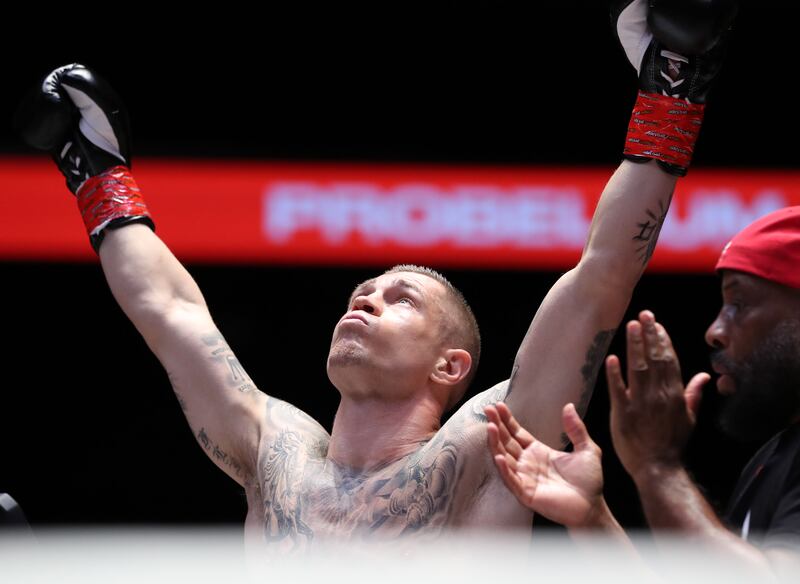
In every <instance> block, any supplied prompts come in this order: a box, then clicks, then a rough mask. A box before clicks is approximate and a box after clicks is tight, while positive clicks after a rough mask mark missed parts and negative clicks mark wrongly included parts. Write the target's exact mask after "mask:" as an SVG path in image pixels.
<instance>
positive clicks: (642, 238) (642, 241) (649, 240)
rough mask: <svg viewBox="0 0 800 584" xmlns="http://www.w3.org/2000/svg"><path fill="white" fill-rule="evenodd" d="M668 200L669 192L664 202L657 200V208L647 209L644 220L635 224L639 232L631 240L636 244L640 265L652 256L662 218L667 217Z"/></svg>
mask: <svg viewBox="0 0 800 584" xmlns="http://www.w3.org/2000/svg"><path fill="white" fill-rule="evenodd" d="M670 201H672V195H671V194H670V196H669V198H668V199H667V202H666V204H665V203H664V201H659V202H658V209H657V210H656V211H653V210H651V209H647V211H646V213H647V217H646V218H645V220H644V221H642V222H641V223H637V224H636V228H637V229H638V230H639V232H638V233H636V234H635V235H634V236H633V241H635V242H636V243H637V244H638V246H637V248H636V253H637V254H639V255H638V259H639V260H640V261H641V262H642V266H646V265H647V262H649V261H650V258H651V257H652V256H653V252H654V251H655V249H656V243H657V242H658V236H659V234H660V233H661V227H662V225H664V220H665V219H666V218H667V211H668V210H669V204H670Z"/></svg>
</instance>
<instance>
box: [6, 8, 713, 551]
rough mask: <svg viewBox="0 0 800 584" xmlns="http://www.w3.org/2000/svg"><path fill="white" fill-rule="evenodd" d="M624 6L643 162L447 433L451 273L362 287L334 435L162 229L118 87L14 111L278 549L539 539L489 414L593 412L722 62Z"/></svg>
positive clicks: (84, 72)
mask: <svg viewBox="0 0 800 584" xmlns="http://www.w3.org/2000/svg"><path fill="white" fill-rule="evenodd" d="M626 4H628V7H627V9H626V11H624V12H622V13H621V14H622V15H621V16H620V17H619V23H620V30H622V31H623V32H622V34H621V40H622V42H623V45H624V46H625V48H626V52H627V53H628V56H629V58H630V60H631V62H632V63H633V64H634V66H635V67H636V69H637V71H639V74H640V81H641V84H640V85H641V92H640V98H639V101H638V102H637V106H636V109H635V111H634V115H633V116H632V119H631V128H630V131H629V137H628V141H627V142H626V157H627V158H630V160H626V161H624V162H623V163H622V165H621V166H620V167H619V169H618V170H617V171H616V172H615V173H614V175H613V176H612V177H611V179H610V181H609V182H608V184H607V186H606V188H605V189H604V191H603V194H602V197H601V199H600V201H599V203H598V205H597V208H596V211H595V215H594V219H593V222H592V225H591V229H590V232H589V234H588V240H587V243H586V246H585V249H584V252H583V255H582V257H581V260H580V262H579V263H578V265H577V266H576V267H575V268H574V269H572V270H570V271H569V272H567V273H566V274H564V275H563V276H562V277H561V278H560V279H559V280H558V282H557V283H556V284H555V285H554V286H553V288H552V289H551V290H550V292H549V293H548V294H547V296H546V297H545V299H544V301H543V302H542V304H541V306H540V308H539V309H538V311H537V312H536V314H535V316H534V318H533V322H532V323H531V325H530V329H529V331H528V333H527V334H526V336H525V338H524V340H523V342H522V345H521V347H520V349H519V352H518V354H517V357H516V360H515V362H514V365H513V369H512V371H511V375H510V378H509V379H508V380H506V381H503V382H501V383H499V384H497V385H496V386H494V387H493V388H491V389H489V390H486V391H483V392H482V393H479V394H478V395H476V396H475V397H473V398H472V399H470V400H469V401H467V402H466V403H465V404H464V405H462V406H461V407H460V409H458V411H456V412H455V413H454V414H453V415H452V417H451V418H450V419H449V420H448V422H447V423H446V424H444V425H441V417H442V415H443V414H444V413H445V411H447V410H448V409H449V408H451V407H452V406H453V405H454V404H456V403H457V402H458V401H459V400H460V398H461V396H462V395H463V394H464V392H465V391H466V389H467V387H468V385H469V382H470V380H471V379H472V376H473V375H474V372H475V368H476V366H477V362H478V358H479V353H480V338H479V335H478V327H477V324H476V323H475V319H474V317H473V315H472V312H471V311H470V309H469V307H468V306H467V304H466V302H465V301H464V299H463V297H462V296H461V294H460V293H459V292H458V291H456V289H455V288H453V287H452V286H451V285H450V283H449V282H448V281H447V280H445V279H444V278H443V277H442V276H441V275H439V274H438V273H436V272H434V271H432V270H429V269H427V268H420V267H416V266H398V267H395V268H393V269H391V270H389V271H388V272H385V273H384V274H381V275H379V276H377V277H375V278H373V279H370V280H368V281H366V282H363V283H362V284H360V285H359V286H358V287H357V288H356V289H355V291H354V292H353V294H352V296H351V298H350V301H349V304H348V307H347V310H346V312H345V314H344V316H343V317H342V318H341V319H340V321H339V322H338V324H337V325H336V327H335V328H334V331H333V338H332V341H331V347H330V353H329V355H328V362H327V363H328V365H327V368H328V375H329V378H330V380H331V382H332V383H333V385H334V386H335V387H336V388H337V390H338V391H339V392H340V394H341V401H340V405H339V408H338V411H337V413H336V417H335V420H334V423H333V429H332V432H331V433H330V434H329V433H328V432H327V431H326V430H325V429H324V428H323V427H321V426H320V425H319V424H318V423H317V422H315V421H314V420H313V419H311V418H310V417H309V416H307V415H306V414H304V413H303V412H301V411H299V410H297V409H296V408H294V407H293V406H291V405H289V404H287V403H285V402H284V401H282V400H280V399H276V398H274V397H271V396H269V395H268V393H269V392H270V389H271V388H269V387H265V388H264V390H265V391H264V392H262V391H261V390H259V389H257V388H256V386H255V384H254V383H253V382H252V381H251V380H250V379H249V378H248V377H247V375H246V373H245V372H244V369H243V368H242V367H241V365H240V364H239V362H238V360H237V359H236V357H235V355H234V353H233V351H232V350H231V348H230V347H229V346H228V345H227V344H226V342H225V340H224V338H223V336H222V334H220V332H219V331H218V330H217V328H216V326H215V324H214V321H213V320H212V317H211V315H210V314H209V311H208V308H207V307H206V304H205V301H204V299H203V296H202V295H201V293H200V290H199V289H198V287H197V285H196V284H195V282H194V281H193V280H192V278H191V276H190V275H189V273H188V272H187V271H186V270H185V269H184V268H183V266H181V264H180V263H179V262H178V261H177V260H176V258H175V257H174V256H173V255H172V253H171V252H170V251H169V249H167V247H166V246H165V245H164V243H163V242H162V241H161V240H160V239H159V238H158V237H157V235H156V234H155V232H154V230H153V229H154V226H153V221H152V220H151V219H150V215H149V213H148V211H147V208H146V206H145V204H144V200H143V198H142V195H141V193H140V192H139V189H138V187H137V186H136V183H135V182H134V180H133V177H132V176H131V173H130V170H129V169H130V164H131V160H130V148H129V147H128V144H127V141H128V132H127V128H126V125H127V120H126V118H125V114H124V109H123V108H122V105H121V103H120V101H119V98H118V97H117V96H116V95H115V94H114V92H113V91H112V90H111V88H110V87H109V86H108V85H107V84H105V83H104V82H102V81H101V80H100V79H99V78H98V76H97V75H95V74H94V73H93V72H91V71H89V70H88V69H86V68H85V67H83V66H81V65H77V64H75V65H68V66H65V67H61V68H59V69H57V70H55V71H53V72H52V73H51V74H50V75H48V76H47V77H46V79H45V81H44V83H43V84H42V86H41V87H40V88H39V89H38V91H37V95H36V96H35V99H32V100H29V101H28V102H26V104H25V105H24V107H23V108H22V109H21V110H20V111H19V112H18V118H17V120H18V122H17V123H18V126H19V128H20V131H21V133H22V135H23V136H24V138H25V139H26V141H27V142H28V143H30V144H32V145H34V146H36V147H38V148H40V149H43V150H47V151H49V152H50V153H51V154H52V156H53V158H54V160H55V162H56V164H57V165H58V167H59V168H60V170H61V171H62V173H63V174H64V175H65V176H66V178H67V184H68V187H69V188H70V190H71V191H72V192H73V193H75V195H76V198H77V202H78V206H79V208H80V211H81V213H82V215H83V218H84V222H85V224H86V227H87V231H88V232H89V235H90V238H91V242H92V245H93V246H94V248H95V249H96V250H97V252H98V254H99V257H100V262H101V264H102V267H103V270H104V272H105V275H106V278H107V281H108V284H109V286H110V288H111V290H112V292H113V294H114V297H115V298H116V300H117V301H118V302H119V304H120V306H121V307H122V309H123V310H124V311H125V313H126V315H127V316H128V317H129V318H130V319H131V321H132V322H133V324H134V325H135V326H136V328H137V329H138V330H139V332H140V333H141V334H142V336H143V337H144V339H145V341H146V342H147V344H148V346H149V347H150V348H151V349H152V351H153V352H154V353H155V355H156V356H157V357H158V359H159V360H160V361H161V363H162V364H163V365H164V368H165V369H166V370H167V374H168V376H169V379H170V381H171V383H172V386H173V388H174V390H175V392H176V394H177V395H178V397H179V399H180V401H181V404H182V405H183V407H184V411H185V414H186V417H187V420H188V422H189V424H190V426H191V428H192V431H193V432H194V435H195V436H196V438H197V440H198V442H199V443H200V445H201V447H202V448H203V449H204V450H205V451H206V453H207V454H208V455H209V457H210V458H211V459H212V460H213V461H214V463H215V464H217V466H219V467H220V468H221V469H222V470H223V471H225V472H226V473H227V474H228V475H230V476H231V478H233V479H234V480H235V481H237V482H238V483H239V484H240V485H241V486H242V487H243V488H244V489H245V491H246V493H247V501H248V506H249V511H248V517H247V521H246V523H247V526H248V532H249V533H250V534H251V535H252V538H251V541H256V542H259V544H260V543H262V542H264V541H266V542H269V543H271V544H274V549H276V550H281V551H283V550H291V549H305V548H307V547H308V546H309V545H310V544H312V543H313V542H316V541H325V540H326V539H332V538H335V539H336V540H337V541H342V540H356V539H359V538H361V537H363V536H364V535H370V536H374V535H378V536H380V537H383V538H391V537H395V536H400V535H404V534H420V535H425V534H427V535H431V536H436V535H438V534H439V533H441V532H442V531H443V530H444V529H446V528H469V527H519V528H524V529H525V530H527V528H529V526H530V523H531V517H532V513H531V512H530V511H529V510H528V509H527V508H525V507H524V506H522V505H520V504H519V503H518V502H517V501H516V499H515V498H514V496H513V495H511V494H510V493H509V492H508V491H507V490H506V489H505V487H504V486H503V483H502V481H501V480H500V478H499V477H497V475H496V473H495V472H494V468H493V463H492V459H491V457H490V456H489V455H488V453H487V451H486V448H485V441H486V425H485V417H484V414H483V407H484V406H485V405H486V404H490V403H494V402H498V401H505V402H507V403H508V404H510V405H511V406H512V407H513V408H514V410H515V412H517V415H518V417H519V418H520V419H521V420H522V421H523V422H524V423H525V424H526V425H527V426H528V427H530V428H533V429H534V430H535V431H536V433H537V435H538V436H540V437H541V439H542V440H544V441H545V442H546V443H547V444H550V445H551V446H553V447H561V446H563V444H562V438H561V436H560V434H561V426H560V416H559V412H560V411H561V409H562V407H563V406H564V404H565V403H567V402H576V403H578V404H579V406H578V407H579V409H581V410H583V409H584V408H585V407H586V405H587V403H588V400H589V397H590V395H591V391H592V388H593V386H594V383H595V378H596V375H597V372H598V369H599V367H600V365H601V363H602V359H603V356H604V354H605V352H606V349H607V346H608V343H609V342H610V340H611V336H612V335H613V333H614V331H615V330H616V328H617V326H618V325H619V322H620V320H621V319H622V316H623V314H624V312H625V309H626V307H627V305H628V302H629V299H630V297H631V294H632V292H633V289H634V286H635V284H636V282H637V281H638V279H639V277H640V276H641V274H642V271H643V270H644V268H645V266H646V264H647V261H648V260H649V259H650V256H651V254H652V252H653V249H654V247H655V244H656V239H657V237H658V233H659V229H660V227H661V224H662V222H663V220H664V217H665V215H666V213H667V209H668V207H669V204H670V200H671V197H672V192H673V189H674V187H675V183H676V176H679V175H682V174H684V173H685V171H686V168H687V166H688V164H689V160H690V157H691V153H692V148H693V144H694V140H695V138H696V136H697V130H698V129H699V125H700V121H701V119H702V109H703V105H702V102H703V101H704V97H705V93H706V90H707V88H708V85H709V83H710V81H711V79H712V78H713V76H714V75H715V74H716V72H717V70H718V68H719V64H720V54H719V51H718V47H719V43H717V44H715V42H716V41H717V40H718V38H719V37H720V35H722V34H723V32H722V31H723V30H724V29H725V28H726V27H725V26H722V27H717V28H716V30H714V31H712V32H706V33H705V34H706V35H707V36H708V38H707V39H706V44H707V45H708V46H712V45H713V47H712V48H710V49H709V48H704V49H703V52H702V54H699V55H697V54H695V55H690V54H687V55H681V54H678V53H676V52H674V51H668V50H666V49H665V48H664V47H663V46H662V43H661V41H660V40H658V38H656V37H654V36H653V34H652V33H651V31H650V30H649V29H648V25H647V10H648V7H647V5H646V3H644V2H641V1H636V2H632V3H626ZM651 10H653V11H657V9H656V8H653V9H651ZM653 14H655V12H653ZM662 16H663V17H664V18H666V19H668V20H669V19H670V18H672V17H671V15H670V14H669V13H666V15H662ZM653 32H657V31H653ZM589 127H591V125H589ZM640 128H644V129H643V130H641V129H640ZM649 128H656V129H657V131H654V132H650V130H649ZM582 139H583V140H586V138H585V137H584V138H582ZM298 383H302V381H301V380H299V381H298Z"/></svg>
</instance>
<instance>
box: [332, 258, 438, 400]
mask: <svg viewBox="0 0 800 584" xmlns="http://www.w3.org/2000/svg"><path fill="white" fill-rule="evenodd" d="M445 294H446V291H445V288H444V286H442V285H441V284H440V283H439V282H437V281H436V280H434V279H432V278H429V277H428V276H425V275H423V274H417V273H413V272H396V273H391V274H383V275H381V276H378V277H377V278H373V279H371V280H367V281H366V282H363V283H362V284H360V285H359V286H357V287H356V289H355V290H354V291H353V294H352V295H351V297H350V301H349V303H348V309H347V311H346V313H345V314H344V315H343V316H342V318H341V319H340V320H339V322H338V323H337V325H336V327H335V329H334V331H333V339H332V341H331V348H330V353H329V355H328V376H329V377H330V379H331V381H332V382H333V384H334V385H335V386H336V387H337V388H338V389H339V390H340V391H341V392H343V393H345V392H347V393H348V394H349V395H353V396H357V395H362V397H367V394H369V395H372V394H373V393H374V394H375V396H378V395H379V396H381V397H383V398H388V399H391V398H403V397H407V395H406V393H408V392H413V390H414V389H416V388H418V387H419V386H420V384H424V383H425V382H426V380H427V378H428V376H429V374H430V371H431V370H432V369H433V366H434V364H435V363H436V360H437V358H438V356H439V355H440V353H441V350H442V347H443V340H442V337H443V335H442V326H441V324H442V317H443V309H442V306H443V304H444V298H445Z"/></svg>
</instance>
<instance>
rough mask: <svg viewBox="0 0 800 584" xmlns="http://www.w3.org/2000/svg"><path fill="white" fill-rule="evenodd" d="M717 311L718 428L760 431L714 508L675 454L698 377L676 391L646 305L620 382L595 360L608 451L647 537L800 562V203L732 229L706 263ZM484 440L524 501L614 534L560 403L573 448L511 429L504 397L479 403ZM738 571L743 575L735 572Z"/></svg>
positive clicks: (671, 362) (772, 567)
mask: <svg viewBox="0 0 800 584" xmlns="http://www.w3.org/2000/svg"><path fill="white" fill-rule="evenodd" d="M716 268H717V271H718V272H719V273H720V275H721V277H722V307H721V309H720V311H719V314H718V315H717V317H716V319H715V320H714V322H713V323H712V324H711V326H710V327H709V328H708V330H707V331H706V342H707V343H708V344H709V345H710V346H711V348H712V349H713V352H712V355H711V362H712V366H713V369H714V371H716V372H717V373H718V374H719V378H718V379H717V388H718V390H719V391H720V393H722V394H724V395H726V396H728V399H727V403H726V404H725V407H724V409H723V411H722V412H721V418H720V422H721V427H722V429H723V430H724V431H726V433H728V434H730V435H731V436H733V437H736V438H740V439H744V440H753V439H758V440H765V441H766V443H765V444H764V446H763V447H762V448H761V449H760V450H759V451H758V453H757V454H756V455H755V456H754V457H753V459H752V460H751V461H750V463H749V464H748V465H747V467H746V468H745V470H744V472H743V473H742V475H741V478H740V480H739V483H738V484H737V486H736V489H735V490H734V493H733V497H732V499H731V503H730V505H729V507H728V511H727V513H726V514H725V517H724V518H720V517H718V516H717V514H716V513H715V511H714V510H713V509H712V507H711V505H709V503H708V502H707V501H706V499H705V498H704V496H703V495H702V493H701V491H700V490H699V489H698V487H697V486H696V485H695V483H694V482H693V480H692V479H691V477H690V476H689V473H688V472H687V471H686V469H685V467H684V465H683V462H682V460H681V456H682V452H683V450H684V447H685V445H686V442H687V440H688V438H689V435H690V433H691V430H692V428H693V427H694V423H695V417H696V413H697V409H698V405H699V402H700V392H701V390H702V387H703V385H704V384H705V383H706V382H707V381H708V380H709V379H710V376H709V375H707V374H705V373H700V374H698V375H695V376H694V377H693V378H692V379H691V381H689V383H688V385H686V386H685V387H684V385H683V381H682V378H681V373H680V365H679V363H678V359H677V356H676V354H675V351H674V349H673V348H672V343H671V341H670V339H669V336H668V335H667V332H666V330H665V329H664V327H663V326H662V325H661V324H660V323H658V322H656V320H655V317H654V315H653V313H651V312H649V311H643V312H642V313H641V314H640V315H639V319H638V320H634V321H631V322H629V323H628V325H627V328H626V334H627V343H628V363H627V366H628V376H627V377H628V385H627V386H626V384H625V381H624V380H623V378H622V375H621V371H620V362H619V359H618V358H617V357H616V356H613V355H612V356H610V357H608V359H607V360H606V371H607V377H608V385H609V392H610V396H611V435H612V439H613V442H614V448H615V450H616V452H617V455H618V456H619V459H620V461H621V462H622V464H623V465H624V466H625V469H626V470H627V471H628V473H629V474H630V475H631V477H632V478H633V480H634V482H635V484H636V487H637V489H638V491H639V495H640V498H641V500H642V505H643V507H644V511H645V515H646V516H647V520H648V522H649V524H650V525H651V527H653V528H655V532H656V534H657V536H658V535H660V534H663V533H671V534H673V535H674V533H675V532H676V531H677V532H685V533H687V534H693V535H698V536H702V537H701V541H704V542H707V543H710V544H711V547H712V548H713V549H718V550H723V551H725V552H729V553H730V556H731V558H733V561H736V562H741V566H742V569H743V570H750V569H752V570H754V572H753V574H754V575H759V576H761V575H763V574H764V573H768V572H774V573H777V574H784V575H788V574H794V575H795V577H796V574H797V573H798V572H797V570H798V568H799V567H800V554H798V552H800V207H789V208H786V209H781V210H779V211H776V212H774V213H771V214H769V215H767V216H765V217H763V218H761V219H759V220H757V221H755V222H754V223H752V224H751V225H749V226H748V227H746V228H745V229H744V230H742V231H741V232H740V233H739V234H737V235H736V236H735V237H734V238H733V239H732V240H731V241H730V242H729V243H728V244H727V245H726V246H725V248H724V249H723V251H722V254H721V255H720V259H719V261H718V262H717V266H716ZM487 416H488V417H489V420H490V423H489V445H490V447H491V449H492V451H493V454H494V456H495V463H496V464H497V467H498V469H499V471H500V474H501V475H502V476H503V478H504V480H505V483H506V485H507V486H508V487H509V488H510V489H511V490H512V492H514V494H515V495H516V496H517V498H518V499H519V500H520V502H522V503H523V504H525V505H527V506H528V507H530V508H531V509H533V510H534V511H537V512H539V513H542V514H543V515H545V516H548V517H550V518H551V519H553V520H555V521H558V522H560V523H563V524H564V525H566V526H567V527H570V528H585V527H598V528H605V529H608V530H611V531H613V532H615V533H616V534H617V535H620V536H622V535H624V534H623V533H622V530H621V528H620V526H619V524H618V523H617V522H616V520H615V519H614V518H613V516H612V515H611V512H610V511H609V509H608V507H607V506H606V504H605V501H604V499H603V493H602V487H603V476H602V467H601V465H600V449H599V448H598V447H597V445H596V444H595V443H594V442H593V441H592V439H591V438H590V437H589V435H588V433H587V432H586V427H585V426H584V425H583V423H582V422H581V420H580V418H579V417H578V416H577V415H576V414H575V409H574V407H572V406H571V405H567V406H566V407H565V408H564V413H563V424H564V428H565V430H566V431H567V435H568V436H569V437H570V439H571V440H572V442H573V444H574V446H575V449H574V451H573V452H572V453H556V452H555V451H552V450H551V449H549V448H548V447H547V446H545V445H543V444H542V443H541V442H539V441H537V440H536V439H535V438H534V437H533V436H532V435H531V434H530V433H528V432H527V431H526V430H525V429H524V428H522V427H521V426H520V425H519V424H518V423H517V421H516V420H515V419H514V418H513V416H512V415H511V412H510V410H509V409H508V407H507V406H506V405H505V404H497V405H496V406H490V407H488V408H487ZM744 573H747V572H744Z"/></svg>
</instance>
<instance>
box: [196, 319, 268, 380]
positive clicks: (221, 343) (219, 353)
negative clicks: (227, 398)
mask: <svg viewBox="0 0 800 584" xmlns="http://www.w3.org/2000/svg"><path fill="white" fill-rule="evenodd" d="M202 341H203V343H204V344H205V345H206V346H208V347H211V360H212V361H216V362H224V363H225V364H226V365H227V368H228V372H229V373H230V377H229V378H228V384H229V385H230V386H231V387H235V388H236V389H237V390H239V391H241V392H242V393H249V392H251V391H253V390H254V389H255V388H256V386H255V385H254V384H253V380H252V379H250V376H248V375H247V372H246V371H245V370H244V367H242V364H241V363H239V359H237V358H236V355H234V354H233V351H231V348H230V347H229V346H228V343H227V342H225V338H224V337H223V336H222V334H221V333H220V332H219V331H213V332H211V333H209V334H207V335H204V336H203V337H202Z"/></svg>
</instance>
